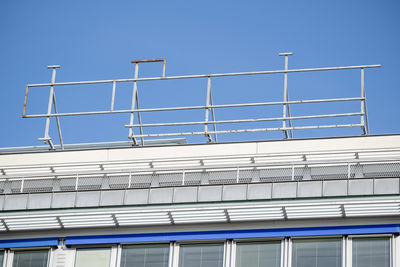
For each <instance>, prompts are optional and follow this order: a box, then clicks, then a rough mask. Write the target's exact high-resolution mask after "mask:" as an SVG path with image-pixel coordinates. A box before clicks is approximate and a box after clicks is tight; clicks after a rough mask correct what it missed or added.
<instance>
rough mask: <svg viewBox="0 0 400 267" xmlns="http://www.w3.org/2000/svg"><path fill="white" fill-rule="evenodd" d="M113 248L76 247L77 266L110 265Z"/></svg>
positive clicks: (104, 266) (101, 266)
mask: <svg viewBox="0 0 400 267" xmlns="http://www.w3.org/2000/svg"><path fill="white" fill-rule="evenodd" d="M110 257H111V248H87V249H86V248H82V249H76V256H75V267H109V266H110Z"/></svg>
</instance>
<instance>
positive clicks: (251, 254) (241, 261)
mask: <svg viewBox="0 0 400 267" xmlns="http://www.w3.org/2000/svg"><path fill="white" fill-rule="evenodd" d="M280 265H281V242H254V243H237V244H236V267H279V266H280Z"/></svg>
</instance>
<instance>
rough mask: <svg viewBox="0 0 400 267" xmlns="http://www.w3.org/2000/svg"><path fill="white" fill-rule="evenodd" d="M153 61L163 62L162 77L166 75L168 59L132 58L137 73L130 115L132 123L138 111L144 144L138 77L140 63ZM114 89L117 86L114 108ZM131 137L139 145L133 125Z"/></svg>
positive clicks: (130, 131)
mask: <svg viewBox="0 0 400 267" xmlns="http://www.w3.org/2000/svg"><path fill="white" fill-rule="evenodd" d="M151 62H163V67H162V78H164V77H165V67H166V59H165V58H162V59H142V60H132V61H131V63H134V64H135V74H134V79H135V80H134V81H133V92H132V105H131V111H132V112H131V116H130V120H129V122H130V125H132V124H133V120H134V116H135V111H136V112H137V115H138V123H139V132H140V142H141V143H140V144H141V145H142V146H143V145H144V139H143V127H142V117H141V116H140V111H139V96H138V89H137V79H138V77H139V63H151ZM114 91H115V88H114V87H113V100H112V106H111V107H112V108H113V103H114ZM128 138H129V139H132V141H133V143H134V144H135V145H137V140H136V138H135V137H134V135H133V127H130V128H129V135H128Z"/></svg>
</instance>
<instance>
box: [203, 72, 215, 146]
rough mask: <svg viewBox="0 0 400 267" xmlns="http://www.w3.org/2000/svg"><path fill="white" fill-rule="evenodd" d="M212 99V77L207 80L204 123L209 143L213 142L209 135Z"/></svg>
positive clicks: (205, 134)
mask: <svg viewBox="0 0 400 267" xmlns="http://www.w3.org/2000/svg"><path fill="white" fill-rule="evenodd" d="M210 99H211V77H208V78H207V96H206V116H205V123H204V136H205V137H207V138H208V142H212V141H213V140H212V138H211V136H210V134H209V133H208V116H209V111H210Z"/></svg>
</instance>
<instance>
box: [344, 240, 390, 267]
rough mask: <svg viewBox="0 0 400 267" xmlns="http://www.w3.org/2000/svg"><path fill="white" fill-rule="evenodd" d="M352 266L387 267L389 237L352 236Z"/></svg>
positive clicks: (388, 260) (388, 264)
mask: <svg viewBox="0 0 400 267" xmlns="http://www.w3.org/2000/svg"><path fill="white" fill-rule="evenodd" d="M352 246H353V255H352V258H353V267H389V266H390V239H389V238H354V239H353V240H352Z"/></svg>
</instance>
